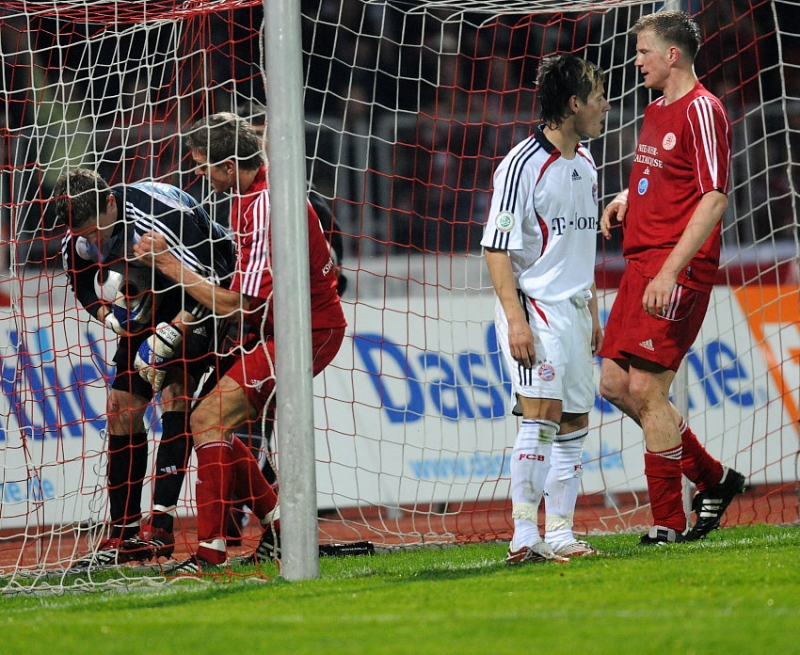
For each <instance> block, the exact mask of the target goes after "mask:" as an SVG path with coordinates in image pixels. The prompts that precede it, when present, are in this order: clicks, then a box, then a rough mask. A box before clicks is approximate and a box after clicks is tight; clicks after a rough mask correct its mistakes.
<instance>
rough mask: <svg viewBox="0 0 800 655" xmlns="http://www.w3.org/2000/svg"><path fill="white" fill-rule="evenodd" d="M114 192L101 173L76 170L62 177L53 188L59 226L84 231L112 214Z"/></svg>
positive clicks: (83, 169)
mask: <svg viewBox="0 0 800 655" xmlns="http://www.w3.org/2000/svg"><path fill="white" fill-rule="evenodd" d="M110 193H111V188H110V187H109V186H108V183H107V182H106V181H105V180H104V179H103V178H102V177H101V176H100V175H99V174H97V173H95V172H94V171H91V170H89V169H87V168H76V169H74V170H71V171H68V172H66V173H62V174H61V175H60V176H59V178H58V180H56V185H55V187H54V188H53V199H54V200H55V204H56V221H57V224H59V225H63V226H65V227H66V228H68V229H70V230H81V229H83V228H84V227H86V226H87V225H88V224H89V223H90V222H91V221H93V220H95V219H96V218H97V217H98V216H99V215H100V214H105V213H106V212H107V211H108V196H109V195H110Z"/></svg>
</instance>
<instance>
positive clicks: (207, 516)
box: [195, 441, 234, 564]
mask: <svg viewBox="0 0 800 655" xmlns="http://www.w3.org/2000/svg"><path fill="white" fill-rule="evenodd" d="M232 452H233V447H232V446H231V444H229V443H228V442H226V441H209V442H207V443H204V444H200V445H199V446H197V447H195V453H196V455H197V484H196V486H195V501H196V503H197V538H198V540H199V541H200V545H199V546H198V548H197V555H198V556H199V557H201V558H202V559H203V560H205V561H207V562H210V563H211V564H221V563H222V562H224V561H225V559H226V551H225V538H224V535H225V522H226V520H227V517H228V500H229V499H230V498H231V494H232V493H233V486H234V471H233V465H232Z"/></svg>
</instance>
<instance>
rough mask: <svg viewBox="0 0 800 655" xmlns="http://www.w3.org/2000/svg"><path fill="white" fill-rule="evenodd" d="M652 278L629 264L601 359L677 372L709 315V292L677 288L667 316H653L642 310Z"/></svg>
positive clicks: (609, 324)
mask: <svg viewBox="0 0 800 655" xmlns="http://www.w3.org/2000/svg"><path fill="white" fill-rule="evenodd" d="M651 279H652V278H649V277H646V276H645V275H643V274H642V272H641V270H640V269H639V268H638V267H637V266H635V265H632V264H628V267H627V268H626V269H625V273H623V275H622V280H621V281H620V285H619V291H617V298H616V300H614V305H613V307H612V308H611V313H610V314H609V316H608V322H607V323H606V327H605V336H604V339H603V347H602V348H601V349H600V353H599V354H600V357H603V358H604V359H623V360H624V359H630V358H631V357H639V358H641V359H644V360H647V361H648V362H654V363H656V364H660V365H661V366H663V367H664V368H667V369H670V370H672V371H677V370H678V367H679V366H680V364H681V361H682V360H683V358H684V357H685V356H686V353H688V352H689V348H691V347H692V344H693V343H694V342H695V339H696V338H697V335H698V334H699V332H700V328H701V327H702V325H703V320H704V319H705V316H706V310H707V309H708V303H709V301H710V300H711V292H710V291H697V290H696V289H690V288H688V287H685V286H683V285H681V284H679V285H677V286H676V287H675V292H674V293H673V296H672V298H673V300H672V303H671V304H670V308H669V310H668V311H667V312H666V316H651V315H650V314H648V313H647V312H645V311H644V307H642V298H643V297H644V291H645V289H646V288H647V285H648V284H649V283H650V280H651Z"/></svg>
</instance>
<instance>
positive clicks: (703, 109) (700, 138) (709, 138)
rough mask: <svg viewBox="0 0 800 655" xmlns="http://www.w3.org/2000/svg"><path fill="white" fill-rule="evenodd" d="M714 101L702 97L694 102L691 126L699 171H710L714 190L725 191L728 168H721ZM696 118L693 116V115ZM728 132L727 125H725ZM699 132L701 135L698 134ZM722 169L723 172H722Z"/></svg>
mask: <svg viewBox="0 0 800 655" xmlns="http://www.w3.org/2000/svg"><path fill="white" fill-rule="evenodd" d="M714 104H715V103H714V100H713V99H712V98H708V97H700V98H697V99H696V100H694V101H693V102H692V103H691V105H690V106H689V116H688V118H689V124H690V126H691V128H692V132H693V134H694V137H695V144H696V148H695V157H696V160H697V164H698V170H701V171H702V170H708V172H709V176H710V180H711V184H712V188H715V189H723V190H725V189H726V188H727V177H726V176H725V177H726V179H723V176H724V175H723V172H722V171H725V172H727V167H724V166H723V167H721V166H720V161H719V151H720V149H719V145H720V144H719V142H718V134H719V133H718V128H719V125H718V124H717V115H718V114H717V112H716V108H715V106H714ZM691 112H694V113H695V116H692V113H691ZM725 131H726V132H727V125H725ZM698 132H699V134H698ZM721 169H722V170H721ZM699 182H700V186H701V189H703V190H704V191H707V190H709V189H704V188H703V187H704V185H703V180H702V179H700V180H699Z"/></svg>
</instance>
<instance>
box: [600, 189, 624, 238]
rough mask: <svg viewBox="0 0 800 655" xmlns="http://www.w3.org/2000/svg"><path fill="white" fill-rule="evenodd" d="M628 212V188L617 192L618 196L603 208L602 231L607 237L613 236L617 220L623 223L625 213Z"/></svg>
mask: <svg viewBox="0 0 800 655" xmlns="http://www.w3.org/2000/svg"><path fill="white" fill-rule="evenodd" d="M627 213H628V190H627V189H625V190H624V191H622V192H620V193H618V194H617V196H616V198H614V200H612V201H611V202H610V203H608V205H607V206H606V208H605V209H604V210H603V215H602V216H601V217H600V232H601V233H602V235H603V236H604V237H605V238H606V239H610V238H611V227H612V224H613V222H614V220H616V222H617V223H622V221H624V220H625V214H627Z"/></svg>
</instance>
